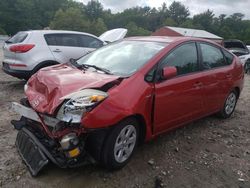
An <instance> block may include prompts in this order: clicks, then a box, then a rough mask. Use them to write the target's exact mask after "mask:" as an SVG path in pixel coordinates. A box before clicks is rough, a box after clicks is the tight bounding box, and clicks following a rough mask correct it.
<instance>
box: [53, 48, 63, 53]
mask: <svg viewBox="0 0 250 188" xmlns="http://www.w3.org/2000/svg"><path fill="white" fill-rule="evenodd" d="M53 52H57V53H59V52H62V51H61V50H59V49H55V50H53Z"/></svg>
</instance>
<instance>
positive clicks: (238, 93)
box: [234, 87, 240, 99]
mask: <svg viewBox="0 0 250 188" xmlns="http://www.w3.org/2000/svg"><path fill="white" fill-rule="evenodd" d="M234 90H235V91H236V93H237V99H239V97H240V88H239V87H235V88H234Z"/></svg>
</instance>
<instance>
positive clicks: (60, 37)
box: [44, 34, 81, 47]
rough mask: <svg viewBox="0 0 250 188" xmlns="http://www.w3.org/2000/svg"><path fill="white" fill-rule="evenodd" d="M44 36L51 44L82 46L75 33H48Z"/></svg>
mask: <svg viewBox="0 0 250 188" xmlns="http://www.w3.org/2000/svg"><path fill="white" fill-rule="evenodd" d="M44 37H45V40H46V42H47V44H48V45H49V46H72V47H81V45H80V42H79V40H78V37H77V35H75V34H46V35H44Z"/></svg>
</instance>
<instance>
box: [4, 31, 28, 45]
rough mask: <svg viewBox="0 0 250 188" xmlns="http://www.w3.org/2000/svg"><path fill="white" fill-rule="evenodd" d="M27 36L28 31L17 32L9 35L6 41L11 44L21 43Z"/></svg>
mask: <svg viewBox="0 0 250 188" xmlns="http://www.w3.org/2000/svg"><path fill="white" fill-rule="evenodd" d="M27 36H28V33H25V32H18V33H17V34H15V35H14V36H13V37H11V38H10V39H9V40H7V41H6V43H11V44H15V43H21V42H23V41H24V40H25V39H26V38H27Z"/></svg>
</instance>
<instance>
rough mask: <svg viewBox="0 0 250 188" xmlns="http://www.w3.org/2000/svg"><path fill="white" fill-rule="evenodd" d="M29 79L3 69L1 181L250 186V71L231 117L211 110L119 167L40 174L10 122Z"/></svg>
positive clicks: (72, 184)
mask: <svg viewBox="0 0 250 188" xmlns="http://www.w3.org/2000/svg"><path fill="white" fill-rule="evenodd" d="M0 61H1V52H0ZM24 83H25V82H23V81H19V80H17V79H15V78H12V77H10V76H7V75H5V74H4V73H3V72H2V71H1V70H0V106H1V108H0V187H34V186H36V187H45V186H46V187H55V186H57V187H88V188H89V187H245V188H247V187H250V114H249V112H250V76H246V79H245V88H244V91H243V93H242V95H241V97H240V100H239V102H238V105H237V108H236V111H235V113H234V114H233V116H232V117H231V118H230V119H228V120H221V119H218V118H217V117H215V116H211V117H208V118H205V119H202V120H199V121H197V122H194V123H192V124H190V125H188V126H186V127H184V128H180V129H178V130H175V131H172V132H170V133H168V134H165V135H163V136H161V137H159V138H157V139H156V140H154V141H152V142H150V143H146V144H144V145H142V146H141V147H139V148H138V150H137V152H136V153H135V155H134V156H133V158H132V160H131V161H130V163H129V164H128V165H127V166H126V167H125V168H123V169H122V170H119V171H116V172H108V171H106V170H104V169H102V168H100V167H98V166H93V165H90V166H86V167H81V168H76V169H67V170H65V169H59V168H58V167H56V166H54V165H51V164H50V165H49V166H48V167H47V168H46V169H44V171H43V172H42V173H41V175H40V176H39V177H37V178H32V177H31V176H30V174H29V173H28V171H27V169H26V167H25V165H24V164H23V163H22V162H21V159H20V157H19V155H18V154H17V151H16V148H15V145H14V143H15V137H16V133H17V132H16V131H15V130H14V129H13V127H12V126H11V125H10V120H11V119H17V118H18V116H17V115H16V114H15V113H13V112H11V109H10V102H11V101H19V99H20V98H21V97H23V86H24Z"/></svg>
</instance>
